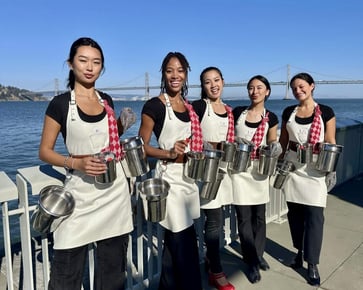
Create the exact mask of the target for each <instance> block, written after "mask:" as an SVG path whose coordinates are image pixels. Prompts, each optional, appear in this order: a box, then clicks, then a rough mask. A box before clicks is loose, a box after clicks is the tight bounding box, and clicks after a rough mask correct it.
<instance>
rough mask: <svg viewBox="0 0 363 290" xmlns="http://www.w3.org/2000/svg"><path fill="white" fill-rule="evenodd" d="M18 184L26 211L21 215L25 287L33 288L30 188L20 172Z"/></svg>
mask: <svg viewBox="0 0 363 290" xmlns="http://www.w3.org/2000/svg"><path fill="white" fill-rule="evenodd" d="M16 185H17V187H18V193H19V208H22V209H23V210H24V212H23V213H22V214H21V215H20V217H19V219H20V234H21V251H22V258H23V273H24V289H29V290H33V289H34V280H33V262H32V249H31V234H30V219H29V203H28V188H27V184H26V181H25V180H24V178H23V177H21V175H20V174H17V175H16Z"/></svg>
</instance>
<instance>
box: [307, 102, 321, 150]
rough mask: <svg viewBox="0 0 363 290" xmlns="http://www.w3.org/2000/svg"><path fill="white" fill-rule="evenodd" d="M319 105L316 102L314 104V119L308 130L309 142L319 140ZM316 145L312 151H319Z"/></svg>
mask: <svg viewBox="0 0 363 290" xmlns="http://www.w3.org/2000/svg"><path fill="white" fill-rule="evenodd" d="M320 115H321V111H320V107H319V105H318V104H316V106H315V113H314V119H313V122H312V123H311V126H310V132H309V134H310V135H309V143H310V144H313V145H315V144H316V143H318V142H319V138H320V132H321V122H320ZM316 147H317V146H313V153H319V150H318V148H316Z"/></svg>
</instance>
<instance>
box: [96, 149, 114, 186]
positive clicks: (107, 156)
mask: <svg viewBox="0 0 363 290" xmlns="http://www.w3.org/2000/svg"><path fill="white" fill-rule="evenodd" d="M95 156H96V157H97V158H99V159H100V160H101V161H102V162H103V163H104V164H106V167H107V170H106V172H104V173H102V174H100V175H97V176H95V181H96V183H99V184H110V183H113V182H114V181H115V179H116V176H117V171H116V156H115V154H114V153H113V152H101V153H98V154H96V155H95Z"/></svg>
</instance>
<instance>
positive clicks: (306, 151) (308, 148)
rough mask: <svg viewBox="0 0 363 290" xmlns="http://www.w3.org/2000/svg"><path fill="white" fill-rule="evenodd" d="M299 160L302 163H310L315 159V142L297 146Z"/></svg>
mask: <svg viewBox="0 0 363 290" xmlns="http://www.w3.org/2000/svg"><path fill="white" fill-rule="evenodd" d="M296 153H297V161H298V162H299V163H302V164H308V163H311V162H312V161H313V144H310V143H304V144H302V145H301V144H298V145H297V148H296Z"/></svg>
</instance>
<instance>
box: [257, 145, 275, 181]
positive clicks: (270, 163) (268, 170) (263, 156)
mask: <svg viewBox="0 0 363 290" xmlns="http://www.w3.org/2000/svg"><path fill="white" fill-rule="evenodd" d="M277 159H278V156H271V151H270V147H269V146H262V147H261V148H260V160H259V163H258V173H259V174H261V175H267V176H271V175H273V174H274V173H275V168H276V165H277Z"/></svg>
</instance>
